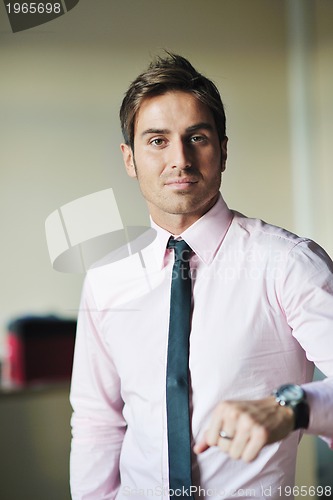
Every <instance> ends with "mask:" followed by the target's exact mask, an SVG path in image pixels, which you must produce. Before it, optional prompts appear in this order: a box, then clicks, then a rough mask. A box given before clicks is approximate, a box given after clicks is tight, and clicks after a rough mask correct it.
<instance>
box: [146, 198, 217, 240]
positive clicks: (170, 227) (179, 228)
mask: <svg viewBox="0 0 333 500" xmlns="http://www.w3.org/2000/svg"><path fill="white" fill-rule="evenodd" d="M217 200H218V195H217V196H216V197H214V198H213V199H212V200H211V203H210V204H209V205H207V206H206V207H205V208H204V209H202V210H199V211H196V212H193V213H186V214H172V213H167V212H160V211H158V210H154V207H152V206H149V204H148V208H149V212H150V215H151V218H152V219H153V221H154V222H155V224H157V225H158V226H160V227H162V228H163V229H165V230H166V231H168V232H169V233H171V234H173V235H176V236H177V235H179V234H182V233H183V232H184V231H185V230H186V229H188V228H189V227H190V226H192V224H194V223H195V222H196V221H197V220H199V219H200V218H201V217H202V216H203V215H204V214H205V213H207V212H208V211H209V210H210V209H211V208H212V207H213V206H214V205H215V203H216V202H217Z"/></svg>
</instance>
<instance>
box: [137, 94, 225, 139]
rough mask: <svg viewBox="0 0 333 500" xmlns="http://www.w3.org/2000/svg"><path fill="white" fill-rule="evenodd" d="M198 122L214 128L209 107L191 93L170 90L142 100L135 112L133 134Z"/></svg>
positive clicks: (181, 126)
mask: <svg viewBox="0 0 333 500" xmlns="http://www.w3.org/2000/svg"><path fill="white" fill-rule="evenodd" d="M200 122H205V123H208V124H210V125H212V127H214V128H215V120H214V117H213V113H212V112H211V110H210V109H209V107H208V106H207V105H206V104H204V103H203V102H201V101H200V100H199V99H198V98H197V97H196V96H195V95H193V94H192V93H189V92H182V91H172V92H167V93H165V94H162V95H158V96H153V97H147V98H145V99H144V100H143V101H142V103H141V105H140V108H139V110H138V112H137V114H136V119H135V127H134V134H136V133H141V132H142V131H144V130H145V129H147V128H163V129H164V128H168V129H169V128H171V129H174V128H177V129H181V128H188V127H190V126H192V125H195V124H196V123H200Z"/></svg>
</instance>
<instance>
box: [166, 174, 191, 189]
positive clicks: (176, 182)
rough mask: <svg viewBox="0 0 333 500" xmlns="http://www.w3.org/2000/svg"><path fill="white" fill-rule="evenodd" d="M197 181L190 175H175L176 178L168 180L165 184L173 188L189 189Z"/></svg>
mask: <svg viewBox="0 0 333 500" xmlns="http://www.w3.org/2000/svg"><path fill="white" fill-rule="evenodd" d="M197 183H198V181H197V180H196V179H191V178H190V177H177V178H176V179H170V180H168V181H167V182H166V183H165V185H166V186H167V187H170V188H173V189H180V190H181V189H190V188H191V187H193V186H194V185H195V184H197Z"/></svg>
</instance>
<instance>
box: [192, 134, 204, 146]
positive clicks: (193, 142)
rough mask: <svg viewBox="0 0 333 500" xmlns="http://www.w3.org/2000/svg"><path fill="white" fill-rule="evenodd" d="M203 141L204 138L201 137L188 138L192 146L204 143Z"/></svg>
mask: <svg viewBox="0 0 333 500" xmlns="http://www.w3.org/2000/svg"><path fill="white" fill-rule="evenodd" d="M205 140H206V138H205V137H204V136H203V135H192V137H190V142H191V143H192V144H196V143H198V142H204V141H205Z"/></svg>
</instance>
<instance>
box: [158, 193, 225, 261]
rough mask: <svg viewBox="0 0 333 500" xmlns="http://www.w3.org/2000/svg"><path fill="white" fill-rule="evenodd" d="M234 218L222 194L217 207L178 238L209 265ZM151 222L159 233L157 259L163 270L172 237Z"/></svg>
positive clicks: (216, 204)
mask: <svg viewBox="0 0 333 500" xmlns="http://www.w3.org/2000/svg"><path fill="white" fill-rule="evenodd" d="M232 218H233V213H232V211H231V210H230V209H229V208H228V206H227V204H226V203H225V201H224V199H223V198H222V195H221V194H220V196H219V198H218V200H217V202H216V203H215V205H214V206H213V207H212V208H211V209H210V210H209V211H208V212H207V213H205V214H204V215H203V216H202V217H201V218H200V219H198V220H197V221H196V222H195V223H194V224H192V225H191V226H190V227H188V228H187V229H186V230H185V231H184V232H183V233H181V234H180V235H177V236H180V237H181V238H182V239H183V240H185V241H186V243H188V244H189V245H190V247H191V248H192V250H193V251H194V252H195V254H196V255H197V256H198V257H199V259H200V260H202V261H203V262H204V263H205V264H207V265H208V264H210V263H211V262H212V261H213V259H214V257H215V255H216V253H217V251H218V249H219V248H220V246H221V243H222V241H223V239H224V237H225V235H226V233H227V231H228V228H229V226H230V224H231V221H232ZM150 220H151V225H152V227H153V228H154V229H155V230H156V232H157V238H156V247H155V248H156V258H157V262H158V263H159V266H160V268H162V267H163V262H164V256H165V251H166V246H167V243H168V240H169V238H170V236H172V235H171V233H169V231H167V230H166V229H163V228H162V227H160V226H158V225H157V224H156V223H155V222H154V221H153V220H152V219H150Z"/></svg>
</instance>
